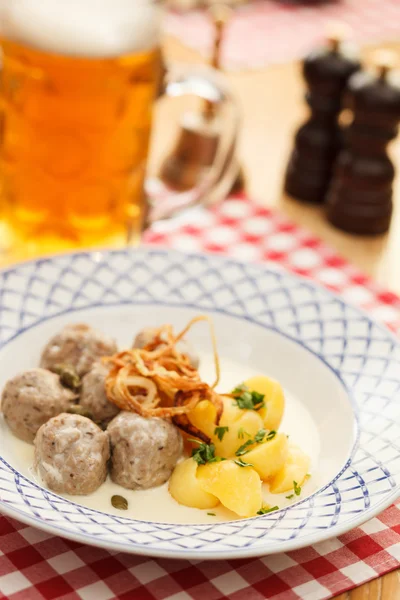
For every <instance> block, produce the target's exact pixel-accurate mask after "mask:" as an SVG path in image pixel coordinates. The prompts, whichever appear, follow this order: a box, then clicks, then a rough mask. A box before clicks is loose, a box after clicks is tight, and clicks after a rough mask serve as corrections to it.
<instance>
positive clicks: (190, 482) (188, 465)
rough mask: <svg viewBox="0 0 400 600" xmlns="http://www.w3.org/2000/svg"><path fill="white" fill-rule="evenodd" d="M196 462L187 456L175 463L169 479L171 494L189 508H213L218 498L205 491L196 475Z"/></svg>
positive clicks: (217, 502)
mask: <svg viewBox="0 0 400 600" xmlns="http://www.w3.org/2000/svg"><path fill="white" fill-rule="evenodd" d="M197 468H198V467H197V463H196V461H195V460H193V458H188V459H186V460H184V461H183V462H181V463H179V464H178V465H176V467H175V469H174V472H173V473H172V475H171V477H170V480H169V492H170V494H171V496H172V497H173V498H174V500H176V501H177V502H179V504H183V505H184V506H190V507H191V508H214V506H217V504H219V500H218V498H216V496H213V495H212V494H209V493H208V492H205V491H204V489H203V487H202V485H201V484H200V482H199V480H198V479H197V477H196V472H197Z"/></svg>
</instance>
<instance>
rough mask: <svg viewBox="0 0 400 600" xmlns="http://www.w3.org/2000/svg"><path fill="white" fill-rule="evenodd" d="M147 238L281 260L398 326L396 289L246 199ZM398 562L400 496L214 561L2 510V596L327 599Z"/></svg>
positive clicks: (190, 216)
mask: <svg viewBox="0 0 400 600" xmlns="http://www.w3.org/2000/svg"><path fill="white" fill-rule="evenodd" d="M145 242H146V243H149V244H162V245H164V246H169V247H174V248H177V249H182V250H188V251H193V250H195V251H208V252H218V253H223V254H229V255H230V256H235V257H237V258H240V259H243V260H269V261H274V262H277V263H279V264H280V265H283V266H285V267H287V268H288V269H290V270H291V271H294V272H296V273H299V274H301V275H303V276H307V277H311V278H312V279H314V280H316V281H318V282H320V283H323V284H324V285H326V286H327V287H329V288H330V289H332V290H334V291H336V292H338V293H340V295H341V296H342V297H343V298H345V299H346V300H348V301H350V302H353V303H355V304H358V305H361V306H362V307H363V308H365V309H367V310H368V313H369V314H370V315H371V316H372V317H375V318H376V319H379V320H381V321H384V322H385V323H386V324H388V325H389V326H390V327H391V328H392V329H394V330H395V331H396V330H397V331H400V299H399V298H398V297H397V296H396V295H394V294H392V293H390V292H387V291H385V290H383V289H381V288H380V287H379V286H378V285H376V284H375V283H373V282H372V281H371V280H370V279H369V278H368V277H366V276H365V275H363V274H362V273H360V272H359V271H358V270H357V269H356V268H355V267H353V266H351V265H350V264H348V263H347V262H346V261H345V260H344V259H342V258H341V257H339V256H338V255H337V254H336V253H335V252H334V251H333V250H332V249H330V248H328V247H327V246H325V244H324V243H322V242H321V241H320V240H318V239H316V238H315V237H314V236H312V235H310V234H309V233H308V232H307V231H305V230H303V229H300V228H298V227H297V226H296V225H294V224H293V223H290V222H288V221H287V220H286V219H285V218H283V217H282V216H281V215H279V214H277V213H275V212H272V211H270V210H268V209H266V208H263V207H261V206H259V205H256V204H253V203H252V202H250V201H249V200H246V199H245V198H240V197H236V198H232V199H230V200H227V201H226V202H224V203H223V204H222V205H221V206H220V207H218V208H215V209H213V210H211V211H206V210H204V209H201V208H196V209H193V210H191V211H189V212H188V213H186V215H185V216H182V217H179V218H177V219H174V220H173V221H170V222H164V223H158V224H156V225H155V226H154V227H153V228H152V230H151V231H148V232H147V234H146V236H145ZM399 566H400V502H398V503H397V504H396V505H394V506H391V507H390V508H388V509H387V510H385V511H384V512H383V513H382V514H381V515H379V517H377V518H374V519H372V520H371V521H369V522H367V523H366V524H364V525H363V526H361V527H359V528H357V529H355V530H353V531H350V532H349V533H347V534H345V535H343V536H340V537H339V538H333V539H331V540H329V541H327V542H322V543H319V544H316V545H315V546H311V547H309V548H305V549H303V550H297V551H294V552H289V553H287V554H279V555H274V556H267V557H265V558H256V559H254V558H250V559H243V560H229V561H226V560H225V561H216V562H211V561H193V560H192V561H183V560H170V559H154V560H152V559H151V558H148V557H140V556H132V555H128V554H123V553H117V552H108V551H106V550H102V549H98V548H92V547H89V546H85V545H82V544H80V543H76V542H72V541H69V540H64V539H62V538H59V537H54V536H52V535H49V534H47V533H44V532H41V531H39V530H37V529H33V528H32V527H28V526H26V525H23V524H21V523H18V522H17V521H15V520H13V519H8V518H5V517H0V598H8V599H10V600H43V599H44V600H52V599H57V600H79V599H82V600H109V599H112V598H118V599H119V600H244V599H245V600H264V599H266V598H273V599H274V600H299V599H301V600H322V599H324V598H331V597H332V596H335V595H336V594H339V593H341V592H343V591H345V590H349V589H351V588H353V587H355V586H358V585H360V584H362V583H364V582H366V581H368V580H370V579H373V578H374V577H377V576H379V575H383V574H384V573H387V572H389V571H391V570H393V569H395V568H397V567H399Z"/></svg>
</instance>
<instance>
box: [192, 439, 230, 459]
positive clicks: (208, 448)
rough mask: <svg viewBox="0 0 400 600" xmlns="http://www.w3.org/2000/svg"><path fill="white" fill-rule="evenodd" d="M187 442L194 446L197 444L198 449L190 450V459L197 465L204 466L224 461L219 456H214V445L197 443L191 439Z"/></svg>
mask: <svg viewBox="0 0 400 600" xmlns="http://www.w3.org/2000/svg"><path fill="white" fill-rule="evenodd" d="M189 442H195V443H196V444H199V447H198V448H193V450H192V458H193V460H195V461H196V462H197V464H198V465H205V464H206V463H212V462H219V461H221V460H225V459H224V458H221V457H220V456H215V446H214V444H205V443H204V442H199V441H198V440H192V439H190V440H189Z"/></svg>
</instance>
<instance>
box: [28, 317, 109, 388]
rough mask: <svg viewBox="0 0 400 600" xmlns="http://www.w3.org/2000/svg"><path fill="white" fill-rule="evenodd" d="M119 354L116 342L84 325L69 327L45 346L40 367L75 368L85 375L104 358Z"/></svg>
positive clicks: (79, 373) (81, 374) (78, 324)
mask: <svg viewBox="0 0 400 600" xmlns="http://www.w3.org/2000/svg"><path fill="white" fill-rule="evenodd" d="M116 352H117V345H116V343H115V341H114V340H112V339H111V338H109V337H106V336H105V335H103V334H102V333H101V332H99V331H96V330H95V329H92V328H91V327H89V325H85V324H83V323H77V324H72V325H67V326H66V327H64V329H63V330H62V331H60V332H59V333H57V334H56V335H55V336H54V337H52V338H51V340H50V341H49V342H48V344H47V345H46V346H45V348H44V350H43V353H42V358H41V360H40V366H41V367H43V368H44V369H50V370H52V369H53V368H54V367H55V366H56V365H57V364H67V365H72V366H73V367H75V369H76V371H77V373H78V375H80V376H81V377H82V376H83V375H85V373H87V372H88V371H90V369H91V368H92V365H93V363H95V362H96V361H97V360H99V358H101V357H102V356H111V355H112V354H115V353H116Z"/></svg>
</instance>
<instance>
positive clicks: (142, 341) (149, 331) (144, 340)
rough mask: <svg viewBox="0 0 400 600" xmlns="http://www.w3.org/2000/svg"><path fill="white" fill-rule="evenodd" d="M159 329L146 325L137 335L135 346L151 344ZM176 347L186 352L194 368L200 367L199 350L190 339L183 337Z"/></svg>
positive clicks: (183, 352)
mask: <svg viewBox="0 0 400 600" xmlns="http://www.w3.org/2000/svg"><path fill="white" fill-rule="evenodd" d="M157 331H158V330H157V329H155V328H154V327H145V329H142V331H139V333H138V334H137V336H136V337H135V339H134V341H133V347H134V348H144V347H145V346H147V344H150V342H152V341H153V339H154V338H155V336H156V333H157ZM176 347H177V350H179V352H181V353H182V354H186V356H187V357H188V358H189V361H190V364H191V365H192V367H193V368H195V369H198V368H199V365H200V359H199V356H198V354H197V352H196V351H195V350H194V348H193V346H192V344H190V343H189V342H188V341H186V340H185V339H183V340H180V341H179V342H178V343H177V345H176Z"/></svg>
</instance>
